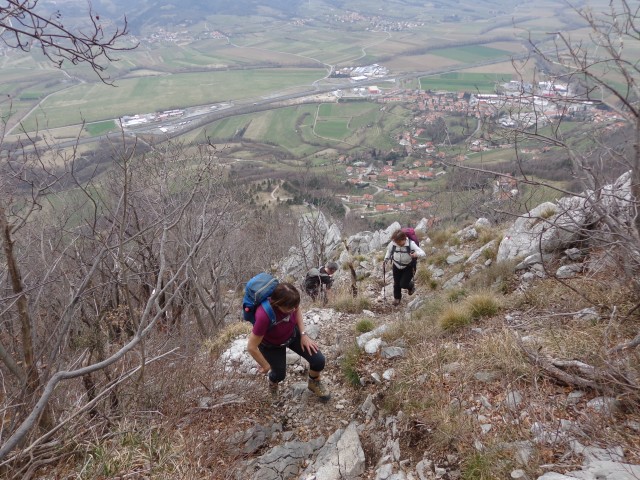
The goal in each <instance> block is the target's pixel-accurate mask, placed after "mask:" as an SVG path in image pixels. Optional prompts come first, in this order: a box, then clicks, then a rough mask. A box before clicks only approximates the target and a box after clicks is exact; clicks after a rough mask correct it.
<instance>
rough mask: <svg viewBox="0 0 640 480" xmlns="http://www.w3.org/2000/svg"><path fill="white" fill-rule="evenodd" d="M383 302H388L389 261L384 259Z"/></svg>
mask: <svg viewBox="0 0 640 480" xmlns="http://www.w3.org/2000/svg"><path fill="white" fill-rule="evenodd" d="M382 303H387V261H386V260H383V261H382Z"/></svg>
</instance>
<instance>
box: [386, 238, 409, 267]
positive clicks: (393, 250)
mask: <svg viewBox="0 0 640 480" xmlns="http://www.w3.org/2000/svg"><path fill="white" fill-rule="evenodd" d="M401 248H406V249H407V251H406V252H404V251H401V250H399V249H401ZM396 251H398V252H400V253H407V254H411V241H409V242H407V245H405V246H404V247H399V246H397V245H396V244H393V245H391V255H390V257H389V258H391V261H392V262H394V263H397V264H398V265H401V266H403V267H406V266H407V265H411V262H412V261H413V260H411V261H410V262H409V263H402V262H399V261H397V260H396V259H394V258H393V256H394V254H395V253H396Z"/></svg>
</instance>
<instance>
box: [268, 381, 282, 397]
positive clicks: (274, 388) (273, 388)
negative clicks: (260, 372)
mask: <svg viewBox="0 0 640 480" xmlns="http://www.w3.org/2000/svg"><path fill="white" fill-rule="evenodd" d="M269 395H271V400H273V401H276V400H278V398H279V397H280V394H279V393H278V384H277V383H273V382H272V381H271V380H269Z"/></svg>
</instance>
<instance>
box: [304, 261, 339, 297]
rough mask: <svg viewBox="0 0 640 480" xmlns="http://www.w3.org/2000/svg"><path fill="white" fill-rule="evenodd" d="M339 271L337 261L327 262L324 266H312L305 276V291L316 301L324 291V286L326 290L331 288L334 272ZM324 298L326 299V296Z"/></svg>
mask: <svg viewBox="0 0 640 480" xmlns="http://www.w3.org/2000/svg"><path fill="white" fill-rule="evenodd" d="M337 271H338V264H337V263H336V262H327V264H326V265H325V266H323V267H320V268H312V269H311V270H309V271H308V272H307V275H306V276H305V277H304V291H305V292H307V294H308V295H309V296H310V297H311V298H312V299H313V301H315V300H316V299H317V298H318V295H320V293H321V292H322V287H323V286H324V288H325V292H328V291H329V290H331V285H333V274H334V273H336V272H337ZM323 300H324V301H326V300H327V299H326V297H325V298H324V299H323Z"/></svg>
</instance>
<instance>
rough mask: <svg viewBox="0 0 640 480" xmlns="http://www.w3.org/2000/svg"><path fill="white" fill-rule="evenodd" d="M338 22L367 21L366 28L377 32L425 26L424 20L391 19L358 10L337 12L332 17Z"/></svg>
mask: <svg viewBox="0 0 640 480" xmlns="http://www.w3.org/2000/svg"><path fill="white" fill-rule="evenodd" d="M332 19H333V21H335V22H338V23H367V24H368V26H367V27H366V30H370V31H376V32H401V31H403V30H410V29H412V28H419V27H423V26H424V22H416V21H411V20H389V19H387V18H383V17H378V16H368V15H363V14H362V13H358V12H346V13H339V14H338V13H337V14H334V15H333V17H332Z"/></svg>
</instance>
